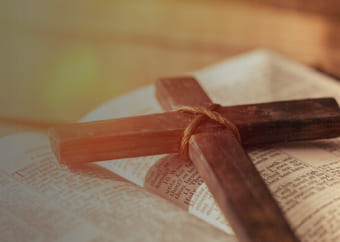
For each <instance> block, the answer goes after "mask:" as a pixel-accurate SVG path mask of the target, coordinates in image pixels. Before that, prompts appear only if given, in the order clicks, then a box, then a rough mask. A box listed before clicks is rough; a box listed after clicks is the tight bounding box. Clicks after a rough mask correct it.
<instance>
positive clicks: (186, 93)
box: [155, 76, 212, 111]
mask: <svg viewBox="0 0 340 242" xmlns="http://www.w3.org/2000/svg"><path fill="white" fill-rule="evenodd" d="M155 94H156V97H157V100H158V102H159V103H160V104H161V106H162V108H163V109H164V110H166V111H173V110H174V109H176V108H179V107H181V106H184V105H185V106H195V107H208V106H209V105H211V104H212V101H211V99H210V98H209V97H208V95H207V94H206V93H205V91H204V90H203V88H202V87H201V86H200V84H199V83H198V82H197V81H196V79H195V78H193V77H191V76H183V77H174V78H161V79H159V80H157V81H156V83H155Z"/></svg>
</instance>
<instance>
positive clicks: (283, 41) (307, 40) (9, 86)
mask: <svg viewBox="0 0 340 242" xmlns="http://www.w3.org/2000/svg"><path fill="white" fill-rule="evenodd" d="M0 36H1V37H0V81H1V89H0V100H1V101H0V136H4V135H7V134H11V133H15V132H19V131H24V130H31V129H36V130H41V131H46V129H47V127H48V126H49V125H51V124H56V123H65V122H74V121H77V120H78V119H80V118H81V117H82V116H83V115H85V114H86V113H87V112H89V111H90V110H92V109H94V108H95V107H97V106H98V105H100V104H102V103H103V102H105V101H108V100H110V99H112V98H115V97H117V96H119V95H121V94H124V93H126V92H128V91H131V90H134V89H136V88H138V87H142V86H143V85H146V84H150V83H152V82H153V81H155V80H156V79H157V78H158V77H161V76H175V75H180V74H183V73H186V72H189V71H193V70H196V69H199V68H201V67H204V66H206V65H210V64H213V63H215V62H218V61H220V60H223V59H226V58H230V57H232V56H234V55H237V54H239V53H242V52H246V51H248V50H252V49H254V48H269V49H272V50H274V51H277V52H279V53H281V54H284V55H287V56H288V57H291V58H293V59H295V60H297V61H300V62H302V63H304V64H306V65H309V66H312V67H314V68H317V69H318V70H320V71H323V72H325V73H327V74H329V75H332V76H335V77H340V68H339V64H340V2H339V1H336V0H323V1H320V0H308V1H307V0H281V1H275V0H262V1H261V0H258V1H254V0H253V1H246V0H244V1H222V0H210V1H203V0H202V1H193V0H182V1H175V0H158V1H155V0H131V1H115V0H98V1H89V0H82V1H75V0H68V1H66V0H59V1H42V0H31V1H24V0H2V1H0Z"/></svg>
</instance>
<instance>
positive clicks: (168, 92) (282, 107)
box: [50, 77, 340, 241]
mask: <svg viewBox="0 0 340 242" xmlns="http://www.w3.org/2000/svg"><path fill="white" fill-rule="evenodd" d="M156 96H157V98H158V100H159V102H160V104H161V106H162V107H163V108H164V109H165V110H166V111H170V110H173V109H176V108H178V107H181V106H195V107H202V108H207V107H209V106H211V105H212V101H211V100H210V98H209V97H208V96H207V95H206V93H205V92H204V90H203V89H202V88H201V86H200V85H199V84H198V82H197V81H196V80H195V79H194V78H192V77H182V78H167V79H161V80H159V81H158V82H157V83H156ZM122 108H123V107H122ZM217 111H218V112H219V113H220V114H221V115H222V116H223V117H226V118H228V119H229V120H230V121H232V122H233V123H234V124H235V125H236V126H237V128H238V130H239V133H240V135H241V138H242V143H243V145H246V146H248V145H253V144H259V143H272V142H279V141H292V140H303V139H318V138H331V137H337V136H339V135H340V110H339V107H338V105H337V103H336V101H335V100H334V99H332V98H323V99H306V100H298V101H287V102H274V103H263V104H251V105H240V106H233V107H221V108H219V109H218V110H217ZM194 116H195V115H192V114H187V113H183V112H168V113H163V114H151V115H144V116H137V117H130V118H121V119H113V120H104V121H95V122H88V123H78V124H69V125H64V126H60V127H56V128H52V129H51V130H50V140H51V144H52V149H53V151H54V153H55V155H56V157H57V158H58V160H59V161H60V162H62V163H66V164H75V163H84V162H92V161H100V160H111V159H118V158H126V157H136V156H145V155H155V154H163V153H174V152H178V151H179V149H180V143H181V139H182V136H183V131H184V129H185V128H186V127H187V126H188V125H189V124H190V122H192V120H193V119H194V118H195V117H194ZM188 155H189V157H190V159H191V161H192V162H193V163H194V165H195V166H196V168H197V170H198V172H199V174H200V175H201V176H202V178H203V179H204V181H205V183H206V185H207V187H208V189H209V190H210V192H211V193H212V195H213V196H214V198H215V200H216V202H217V204H218V205H219V207H220V208H221V211H222V212H223V214H224V215H225V217H226V218H227V219H228V221H229V223H230V225H231V226H232V228H233V230H234V231H235V234H236V236H237V238H238V239H239V240H240V241H273V240H275V241H298V239H297V238H296V236H295V235H294V233H293V231H292V230H291V228H290V227H289V225H288V223H287V222H286V219H285V217H284V216H283V214H282V212H281V210H280V208H279V207H278V205H277V204H276V202H275V200H274V198H273V197H272V195H271V193H270V191H269V190H268V188H267V187H266V184H265V183H264V181H263V180H262V178H261V176H260V175H259V173H258V171H257V170H256V168H255V167H254V165H253V163H252V162H251V160H250V158H249V157H248V155H247V153H246V152H245V151H244V149H243V147H242V145H241V144H240V143H239V141H238V140H237V138H236V137H235V135H234V133H233V132H232V131H231V130H228V129H226V128H224V127H221V125H219V124H217V123H216V122H212V121H209V120H206V121H205V122H203V123H202V124H200V125H199V127H198V130H197V131H196V133H195V134H194V135H192V136H191V138H190V142H189V147H188ZM183 159H185V158H184V157H183Z"/></svg>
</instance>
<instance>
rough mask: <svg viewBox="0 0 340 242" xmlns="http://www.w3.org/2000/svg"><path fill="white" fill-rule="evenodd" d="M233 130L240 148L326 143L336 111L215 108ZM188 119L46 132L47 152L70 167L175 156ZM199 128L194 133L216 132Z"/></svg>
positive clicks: (339, 127)
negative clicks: (239, 139) (49, 147)
mask: <svg viewBox="0 0 340 242" xmlns="http://www.w3.org/2000/svg"><path fill="white" fill-rule="evenodd" d="M217 111H218V112H220V113H221V114H222V115H223V116H224V117H227V118H228V119H229V120H231V121H232V122H233V123H234V124H235V125H236V126H237V127H238V129H239V131H240V134H241V137H242V143H243V144H244V145H254V144H262V143H272V142H280V141H293V140H306V139H319V138H332V137H337V136H339V135H340V109H339V106H338V104H337V103H336V101H335V100H334V99H332V98H323V99H305V100H297V101H285V102H272V103H262V104H250V105H239V106H232V107H221V108H220V109H218V110H217ZM193 118H194V116H193V115H191V114H186V113H181V112H168V113H161V114H151V115H144V116H136V117H129V118H120V119H112V120H103V121H94V122H87V123H74V124H67V125H61V126H57V127H54V128H51V129H50V131H49V135H50V140H51V144H52V149H53V151H54V153H55V154H56V156H57V158H58V159H59V161H60V162H63V163H68V164H73V163H84V162H93V161H102V160H111V159H118V158H127V157H136V156H146V155H156V154H166V153H174V152H178V151H179V148H180V142H181V138H182V135H183V131H184V129H185V128H186V127H187V125H188V124H189V123H190V122H191V121H192V119H193ZM221 128H223V127H221V126H220V125H219V124H217V123H215V122H205V123H203V124H202V125H200V127H199V128H198V130H197V133H200V132H207V131H215V130H220V129H221Z"/></svg>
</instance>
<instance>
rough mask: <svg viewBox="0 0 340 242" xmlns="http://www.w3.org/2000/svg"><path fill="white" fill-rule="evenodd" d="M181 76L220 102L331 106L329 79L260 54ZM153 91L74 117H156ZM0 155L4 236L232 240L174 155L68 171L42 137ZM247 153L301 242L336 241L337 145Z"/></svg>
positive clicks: (20, 140)
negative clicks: (302, 101) (318, 101)
mask: <svg viewBox="0 0 340 242" xmlns="http://www.w3.org/2000/svg"><path fill="white" fill-rule="evenodd" d="M190 74H191V75H193V76H194V77H195V78H196V79H197V80H198V81H199V82H200V84H201V85H202V86H203V88H204V89H205V90H206V92H207V93H208V94H209V96H210V97H211V98H212V99H213V101H214V102H215V103H219V104H222V105H236V104H245V103H259V102H269V101H279V100H286V99H298V98H312V97H334V98H336V99H337V100H338V102H339V101H340V84H339V83H337V82H336V81H335V80H332V79H330V78H328V77H325V76H323V75H322V74H320V73H317V72H315V71H313V70H311V69H309V68H306V67H304V66H301V65H299V64H298V63H295V62H293V61H290V60H287V59H285V58H283V57H281V56H279V55H277V54H274V53H271V52H268V51H254V52H251V53H249V54H246V55H242V56H239V57H236V58H234V59H231V60H227V61H225V62H222V63H219V64H217V65H214V66H211V67H208V68H205V69H202V70H199V71H196V72H193V73H190ZM153 92H154V90H153V87H152V86H149V87H146V88H143V89H140V90H137V91H135V92H132V93H130V94H127V95H125V96H123V97H121V98H118V99H116V100H113V101H111V102H108V103H106V104H104V105H102V106H101V107H99V108H97V109H96V110H94V111H93V112H91V113H90V114H88V115H87V116H86V117H85V118H84V119H82V120H81V121H90V120H99V119H108V118H117V117H123V116H130V115H137V114H147V113H155V112H161V108H160V106H159V105H158V103H157V101H156V99H155V98H154V93H153ZM0 149H1V154H2V160H3V161H2V163H1V173H0V184H1V187H0V191H1V198H0V204H1V207H0V209H1V213H2V216H1V225H0V229H1V230H0V231H1V232H2V235H3V238H5V240H39V239H40V240H42V241H44V240H56V241H63V240H65V241H69V240H77V239H79V240H85V241H86V240H88V241H97V240H98V241H105V240H119V241H120V240H132V241H134V240H137V239H138V240H147V241H153V240H154V241H160V240H162V241H163V240H165V241H167V240H170V241H173V240H183V241H187V240H195V241H207V240H209V241H214V240H216V241H220V240H223V241H226V240H230V241H233V240H235V237H234V236H233V232H232V230H231V228H230V227H229V226H228V222H227V221H226V220H225V219H224V217H223V216H222V213H221V211H220V210H219V208H218V207H217V205H216V203H215V201H214V200H213V198H212V196H211V194H210V193H209V191H208V189H207V187H206V185H205V183H204V182H203V180H202V178H201V177H200V176H199V174H198V173H197V171H196V169H195V168H194V166H193V165H192V164H191V163H190V162H179V160H178V159H174V156H176V155H177V154H170V155H158V156H148V157H139V158H130V159H121V160H112V161H103V162H97V163H96V164H88V165H82V166H70V167H67V166H63V165H60V164H58V163H57V161H56V159H55V158H54V156H53V154H52V153H51V149H50V146H49V142H48V138H47V137H46V136H44V135H41V134H35V133H23V134H17V135H12V136H8V137H5V138H2V139H1V140H0ZM248 153H249V156H250V157H251V159H252V161H253V162H254V164H255V165H256V168H257V169H258V171H259V172H260V174H261V176H262V177H263V178H264V179H265V182H266V183H267V185H268V186H269V188H270V190H271V192H272V194H273V196H274V198H275V199H276V200H277V202H278V203H279V205H280V207H281V208H282V210H283V211H284V213H285V216H286V217H287V219H288V221H289V223H290V224H291V226H292V228H293V229H294V230H295V232H296V234H297V235H298V236H299V238H300V239H301V240H302V241H331V240H336V239H337V238H338V237H340V230H339V228H340V209H339V205H340V185H339V183H340V176H339V171H340V140H339V139H331V140H317V141H308V142H307V141H306V142H292V143H286V144H275V145H266V146H259V147H255V148H254V147H253V148H251V149H249V150H248ZM175 161H176V162H175ZM136 185H137V186H136ZM140 187H143V188H144V189H142V188H140ZM159 197H162V198H159ZM169 202H170V203H169ZM174 205H177V206H174ZM190 214H191V215H194V216H196V217H198V218H200V219H197V218H195V217H194V216H191V215H190ZM203 221H206V222H207V223H204V222H203ZM209 224H210V225H209ZM273 240H275V238H273Z"/></svg>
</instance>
